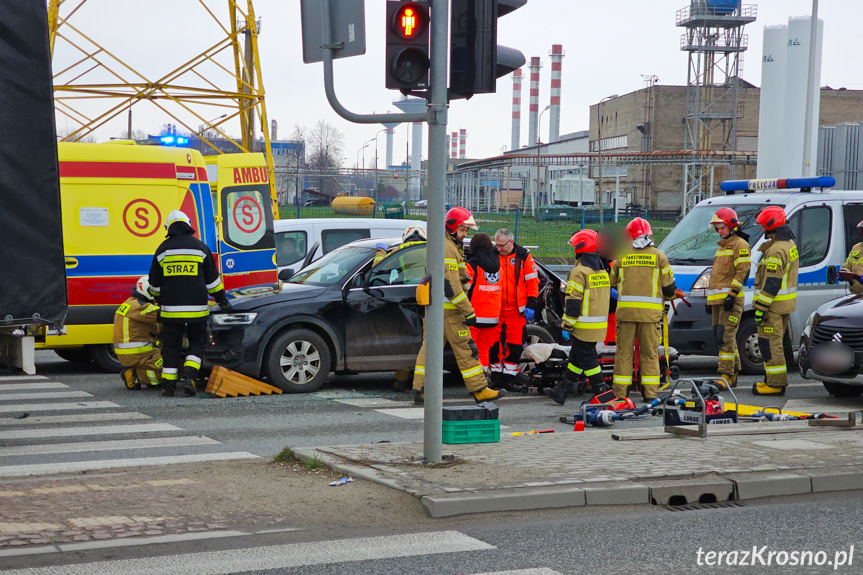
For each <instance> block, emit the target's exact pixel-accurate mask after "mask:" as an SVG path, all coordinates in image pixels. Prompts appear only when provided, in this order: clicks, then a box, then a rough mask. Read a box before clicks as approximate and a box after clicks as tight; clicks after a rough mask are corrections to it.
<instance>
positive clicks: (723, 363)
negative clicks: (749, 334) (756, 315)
mask: <svg viewBox="0 0 863 575" xmlns="http://www.w3.org/2000/svg"><path fill="white" fill-rule="evenodd" d="M710 225H711V226H712V227H713V228H714V229H715V230H716V233H717V234H719V237H720V238H721V239H720V240H719V242H718V245H719V249H717V250H716V255H715V256H714V257H713V269H712V271H711V272H710V283H709V284H708V287H707V313H708V314H710V315H711V316H712V317H713V338H714V340H715V341H716V347H718V348H719V370H718V371H719V377H720V379H719V381H718V383H720V384H721V385H724V386H725V387H737V375H738V373H740V354H739V352H738V350H737V328H738V327H739V326H740V318H741V317H742V315H743V285H744V284H745V283H746V280H747V279H749V269H750V266H751V263H750V262H751V260H750V259H749V241H748V240H749V236H748V235H747V234H746V233H744V232H742V231H740V222H739V221H738V219H737V213H736V212H735V211H734V210H732V209H731V208H719V209H718V210H717V211H716V213H715V214H713V219H711V220H710Z"/></svg>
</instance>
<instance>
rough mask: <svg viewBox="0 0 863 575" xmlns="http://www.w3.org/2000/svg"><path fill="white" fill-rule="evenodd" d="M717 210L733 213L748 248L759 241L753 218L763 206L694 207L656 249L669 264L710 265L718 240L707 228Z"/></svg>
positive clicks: (712, 230)
mask: <svg viewBox="0 0 863 575" xmlns="http://www.w3.org/2000/svg"><path fill="white" fill-rule="evenodd" d="M770 205H773V204H770ZM721 207H730V208H731V209H733V210H734V211H735V212H737V218H738V219H739V220H740V222H741V224H740V228H741V229H742V230H743V231H744V232H745V233H747V234H749V245H750V246H752V245H755V242H756V241H758V238H759V237H761V228H760V227H759V226H758V224H756V223H755V216H757V215H758V212H760V211H761V209H762V208H763V207H764V206H763V205H759V204H740V205H736V206H725V205H722V206H720V205H709V206H697V207H696V208H694V209H693V210H692V211H691V212H689V213H688V214H686V216H685V217H684V218H683V219H682V220H680V223H678V224H677V225H676V226H674V229H672V230H671V232H670V233H669V234H668V235H667V236H666V237H665V239H664V240H663V241H662V244H660V246H659V249H660V250H662V251H663V252H665V255H666V256H668V261H669V262H670V263H672V264H678V265H680V264H704V265H710V264H711V263H713V256H714V255H716V242H718V241H719V239H720V238H719V234H717V233H716V231H714V229H713V227H712V226H711V225H710V220H711V219H712V218H713V214H715V213H716V210H718V209H719V208H721Z"/></svg>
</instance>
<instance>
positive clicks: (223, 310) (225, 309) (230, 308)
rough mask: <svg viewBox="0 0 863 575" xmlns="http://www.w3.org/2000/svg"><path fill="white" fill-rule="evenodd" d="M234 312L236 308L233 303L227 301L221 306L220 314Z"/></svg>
mask: <svg viewBox="0 0 863 575" xmlns="http://www.w3.org/2000/svg"><path fill="white" fill-rule="evenodd" d="M232 311H234V306H232V305H231V302H229V301H227V300H225V301H224V302H223V303H220V304H219V312H220V313H231V312H232Z"/></svg>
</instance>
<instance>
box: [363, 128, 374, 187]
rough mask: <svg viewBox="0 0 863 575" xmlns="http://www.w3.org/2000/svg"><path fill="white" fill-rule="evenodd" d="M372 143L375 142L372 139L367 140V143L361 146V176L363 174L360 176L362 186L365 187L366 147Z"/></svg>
mask: <svg viewBox="0 0 863 575" xmlns="http://www.w3.org/2000/svg"><path fill="white" fill-rule="evenodd" d="M374 141H375V138H372V139H371V140H369V141H368V142H366V143H364V144H363V172H362V174H363V175H362V178H363V179H362V182H363V185H365V183H366V147H367V146H368V145H369V144H371V143H372V142H374Z"/></svg>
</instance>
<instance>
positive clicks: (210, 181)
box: [37, 142, 278, 371]
mask: <svg viewBox="0 0 863 575" xmlns="http://www.w3.org/2000/svg"><path fill="white" fill-rule="evenodd" d="M171 144H173V146H170V147H165V146H145V145H136V144H135V143H134V142H124V143H106V144H80V143H65V142H61V143H59V144H58V153H59V168H60V202H61V207H62V220H63V247H64V252H65V258H66V284H67V291H68V298H69V307H68V314H67V317H66V323H65V326H64V328H63V329H62V330H59V331H53V332H50V333H49V334H48V335H47V336H46V338H45V341H44V342H41V343H37V348H41V349H53V350H55V351H56V352H57V354H58V355H60V357H62V358H64V359H67V360H70V361H89V360H93V361H95V362H96V363H97V364H99V365H100V366H101V367H102V368H104V369H106V370H111V371H119V369H120V364H119V362H117V360H116V357H115V356H114V353H113V349H112V345H111V343H112V341H111V340H112V337H113V327H112V326H113V321H114V312H115V311H116V309H117V306H119V305H120V304H122V303H123V301H125V300H126V298H128V297H129V294H130V292H131V289H132V287H133V286H134V285H135V282H136V281H137V280H138V278H139V277H140V276H142V275H145V274H146V273H147V272H148V271H149V269H150V263H151V261H152V258H153V252H155V250H156V248H157V247H158V246H159V244H160V243H161V242H162V241H163V240H164V239H165V226H164V223H165V217H166V216H167V215H168V214H169V213H170V212H171V211H172V210H176V209H180V210H182V211H183V212H185V214H186V215H187V216H189V219H190V220H191V222H192V227H193V228H194V229H195V235H196V237H198V238H199V239H200V240H201V241H203V242H204V243H205V244H207V246H208V247H209V248H210V250H211V251H212V252H213V255H214V257H216V259H217V263H218V266H219V269H220V271H221V273H222V278H223V281H224V284H225V288H226V289H231V288H237V287H245V286H250V285H257V284H266V283H275V282H277V281H278V277H277V269H276V260H275V242H274V239H273V212H272V205H273V204H272V201H271V192H270V185H269V183H270V173H269V170H268V169H267V165H266V162H265V160H264V156H263V154H223V155H219V156H213V157H211V158H208V161H205V160H204V157H203V156H202V155H201V153H200V152H198V151H197V150H192V149H187V148H182V147H176V143H175V142H172V143H171Z"/></svg>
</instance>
